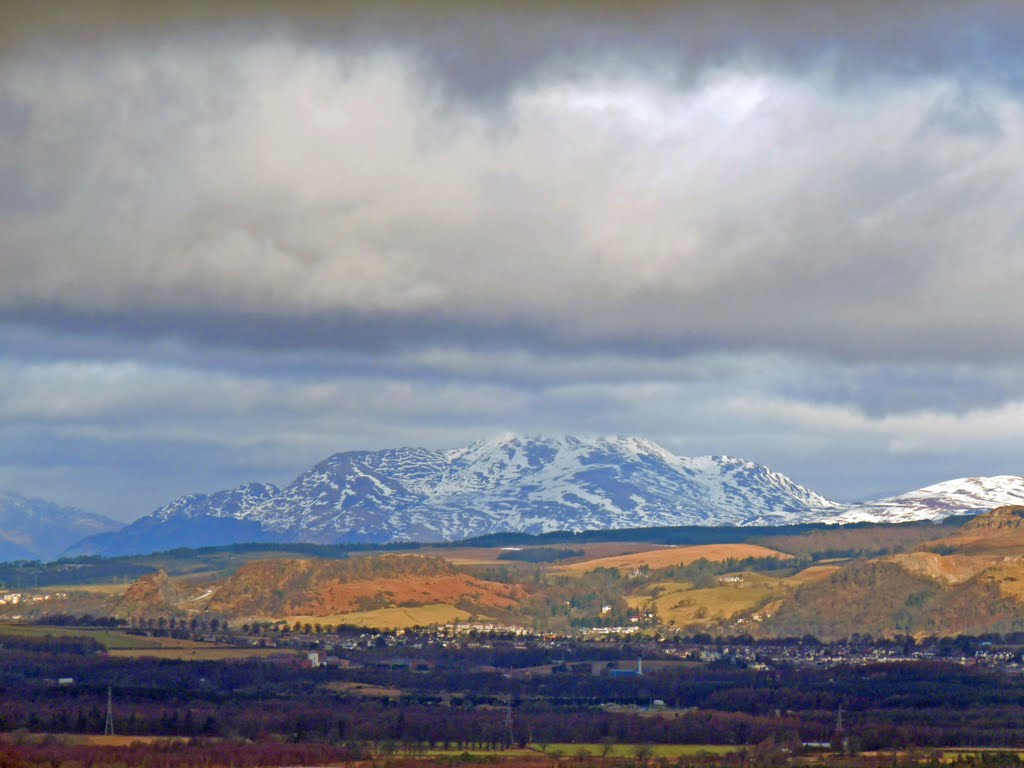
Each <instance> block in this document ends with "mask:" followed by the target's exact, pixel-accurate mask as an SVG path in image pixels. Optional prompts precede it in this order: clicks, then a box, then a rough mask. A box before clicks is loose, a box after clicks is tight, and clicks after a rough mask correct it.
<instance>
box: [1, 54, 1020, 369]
mask: <svg viewBox="0 0 1024 768" xmlns="http://www.w3.org/2000/svg"><path fill="white" fill-rule="evenodd" d="M231 45H232V46H234V47H231V48H230V50H224V49H223V48H221V49H218V50H216V51H213V50H211V49H210V48H209V47H208V45H207V43H206V42H205V40H203V39H198V40H194V39H182V40H176V41H171V42H169V43H168V44H167V45H166V46H164V47H163V48H162V49H161V50H160V51H159V52H158V53H156V54H154V55H151V56H147V57H145V58H142V57H140V55H139V51H137V50H135V49H133V48H131V47H130V46H129V47H127V48H118V47H116V46H114V47H112V48H109V49H108V48H104V49H102V50H95V49H87V50H78V51H76V52H72V53H69V54H67V56H66V57H64V58H58V59H57V60H56V61H54V60H52V59H50V58H47V57H43V58H41V59H38V58H33V57H32V56H28V57H26V58H25V59H23V60H19V61H18V62H17V63H15V64H12V65H11V66H9V67H7V68H6V69H4V70H3V71H2V72H0V81H2V83H3V90H4V92H5V93H6V94H8V96H7V98H8V100H11V101H13V102H15V103H18V104H21V105H22V106H21V107H19V109H20V110H22V111H24V110H27V111H28V114H29V115H30V117H29V118H28V119H29V120H30V128H29V129H28V130H27V131H25V135H24V137H23V139H22V140H21V141H15V142H14V143H13V144H12V145H10V146H8V147H7V148H6V149H4V150H0V167H2V168H6V169H8V170H7V172H6V175H5V179H6V180H0V187H3V186H6V187H7V188H9V189H14V190H21V189H30V190H32V193H31V195H29V197H28V199H32V200H35V201H36V203H35V204H34V205H32V206H30V207H29V208H28V209H27V210H26V209H25V207H24V206H22V205H18V206H14V207H7V208H5V209H3V210H2V211H0V216H2V223H3V225H4V226H3V229H2V232H0V248H2V253H3V259H4V264H3V266H4V270H5V278H6V279H5V281H4V283H3V284H2V285H0V317H3V318H4V319H5V320H6V321H7V322H9V323H22V324H36V325H41V326H44V327H50V328H54V329H61V328H64V329H71V328H75V329H79V328H83V327H84V328H93V329H94V330H97V331H117V332H120V333H122V334H124V335H127V336H132V335H138V336H142V337H149V338H159V337H162V336H172V337H173V336H177V337H179V338H183V339H187V340H189V341H190V342H199V343H212V344H222V345H223V344H227V345H230V344H236V345H241V346H254V347H265V348H268V349H284V348H288V347H293V346H305V347H310V348H315V347H322V348H337V349H348V350H364V351H365V350H371V349H376V350H387V349H391V350H396V349H408V348H416V347H420V346H423V345H445V344H454V345H469V346H476V347H478V348H493V347H498V348H502V347H504V348H508V349H516V348H525V349H533V350H550V351H556V350H589V351H592V352H596V351H600V350H617V351H619V352H622V351H629V352H630V353H632V354H638V353H641V354H648V355H678V354H691V353H698V352H703V351H707V350H712V349H723V348H724V349H732V350H735V351H742V350H763V351H770V350H776V351H784V352H788V353H793V354H798V355H817V356H835V357H839V358H846V359H851V360H854V359H867V360H870V359H877V360H889V361H894V360H900V359H912V360H964V361H982V360H999V359H1000V358H1003V357H1006V356H1009V355H1016V354H1019V353H1020V352H1021V351H1024V349H1022V346H1024V345H1022V344H1021V342H1020V341H1018V339H1022V338H1024V336H1022V335H1021V334H1019V333H1015V331H1016V330H1018V329H1019V327H1020V324H1021V320H1022V318H1021V314H1020V312H1018V311H1017V310H1016V309H1014V306H1015V305H1016V303H1015V302H1014V301H1013V297H1014V296H1015V293H1016V289H1015V285H1016V284H1015V282H1014V280H1013V277H1014V275H1016V274H1017V272H1019V270H1020V267H1019V266H1017V265H1018V264H1019V259H1017V257H1016V250H1017V246H1016V244H1017V243H1018V242H1019V239H1020V234H1021V231H1020V230H1021V226H1020V221H1019V218H1018V217H1017V216H1016V215H1015V211H1017V210H1019V209H1020V205H1021V203H1022V202H1024V201H1022V200H1021V197H1022V196H1024V189H1022V185H1021V181H1020V180H1021V178H1024V174H1022V172H1021V171H1022V168H1021V166H1022V164H1024V152H1022V150H1021V146H1022V145H1021V139H1020V136H1021V130H1020V128H1021V125H1022V124H1024V109H1022V104H1021V102H1020V100H1019V98H1018V97H1017V96H1016V95H1015V94H1014V93H1013V92H1012V91H1009V90H1007V89H1005V88H1003V87H1000V86H998V85H996V84H990V83H988V84H978V85H976V86H971V87H967V88H966V89H965V86H964V85H963V84H962V83H959V82H956V81H951V80H948V79H945V78H943V77H941V76H937V75H928V76H925V75H921V76H918V77H914V78H910V79H897V80H888V79H880V80H877V81H872V82H865V83H863V84H861V85H859V86H857V87H855V88H845V87H840V86H838V85H837V84H836V82H835V80H834V77H833V76H832V74H830V72H829V70H828V68H827V67H824V68H822V67H818V68H815V69H813V70H810V71H807V72H805V73H803V74H802V75H800V76H799V77H798V76H795V75H792V74H786V73H780V72H776V71H772V70H761V69H757V68H753V69H752V68H750V67H748V66H745V65H743V64H742V62H737V63H734V64H731V65H730V66H728V67H725V68H722V69H720V70H717V71H714V72H709V73H708V74H707V75H706V76H704V77H702V78H701V79H700V80H698V81H697V82H695V83H693V84H691V85H685V86H678V85H675V84H673V83H672V82H670V81H666V80H665V79H664V78H663V77H660V76H658V75H657V74H656V73H655V74H652V73H651V72H650V71H648V70H645V69H643V68H640V69H637V68H626V69H611V70H597V71H594V72H591V73H587V74H585V75H584V74H577V75H573V76H568V75H563V76H558V77H555V76H552V78H550V79H546V80H540V81H536V82H527V83H523V84H520V85H519V86H517V89H516V90H515V91H514V92H513V93H511V94H510V95H509V97H508V99H507V101H506V103H505V104H504V106H503V112H502V116H501V117H500V119H499V118H496V117H495V115H494V114H493V113H490V112H481V111H479V110H476V109H474V108H472V107H471V106H468V105H463V106H461V107H458V108H455V109H452V108H451V107H450V105H448V104H446V103H445V101H444V99H443V97H441V96H439V95H438V94H437V93H436V91H434V90H433V89H432V88H431V82H432V80H431V76H430V74H429V72H424V71H421V70H419V69H418V68H417V64H416V60H415V58H414V57H413V58H410V56H409V55H408V54H407V53H403V52H401V51H395V50H384V49H381V50H375V51H373V52H371V53H365V52H363V53H359V54H358V55H356V54H351V53H346V52H330V51H325V50H322V49H308V48H299V47H296V45H295V44H294V43H292V42H287V41H285V42H282V41H280V40H278V41H273V40H271V41H266V40H260V41H245V42H237V41H235V42H234V43H231ZM213 72H216V73H217V77H216V78H211V77H210V75H211V73H213ZM962 104H969V105H970V109H961V108H960V107H959V106H958V105H962ZM951 110H952V111H953V112H957V111H959V112H964V113H965V116H966V119H967V120H968V121H970V122H971V124H972V125H975V124H976V123H977V120H978V118H979V116H982V117H983V118H984V120H985V121H986V124H987V125H988V130H985V131H980V132H979V131H977V130H970V131H965V130H964V124H962V123H953V122H951V121H950V119H948V114H949V113H950V111H951ZM937 115H939V116H940V117H939V118H937V117H936V116H937ZM941 115H946V116H947V117H946V118H942V117H941ZM0 197H2V195H0ZM1008 276H1009V279H1008Z"/></svg>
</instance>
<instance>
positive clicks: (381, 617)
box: [287, 603, 472, 629]
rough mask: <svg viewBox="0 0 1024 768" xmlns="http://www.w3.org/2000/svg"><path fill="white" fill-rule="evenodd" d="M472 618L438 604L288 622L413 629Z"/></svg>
mask: <svg viewBox="0 0 1024 768" xmlns="http://www.w3.org/2000/svg"><path fill="white" fill-rule="evenodd" d="M471 617H472V614H470V613H469V612H468V611H464V610H462V609H461V608H457V607H455V606H454V605H451V604H450V603H434V604H430V605H416V606H408V607H401V606H398V607H391V608H376V609H374V610H371V611H352V612H350V613H337V614H331V615H329V616H289V617H287V621H288V623H289V624H293V623H295V622H296V621H297V622H299V623H300V624H348V625H351V626H356V627H368V628H376V629H409V628H411V627H425V626H430V625H431V624H450V623H452V622H455V621H466V620H468V619H470V618H471Z"/></svg>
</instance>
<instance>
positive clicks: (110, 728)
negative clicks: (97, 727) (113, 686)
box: [103, 685, 114, 736]
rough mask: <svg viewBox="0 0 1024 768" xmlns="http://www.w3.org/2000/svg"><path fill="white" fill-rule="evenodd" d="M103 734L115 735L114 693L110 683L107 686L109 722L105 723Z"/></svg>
mask: <svg viewBox="0 0 1024 768" xmlns="http://www.w3.org/2000/svg"><path fill="white" fill-rule="evenodd" d="M103 735H104V736H113V735H114V695H113V693H111V691H110V686H109V685H108V686H107V722H105V723H104V724H103Z"/></svg>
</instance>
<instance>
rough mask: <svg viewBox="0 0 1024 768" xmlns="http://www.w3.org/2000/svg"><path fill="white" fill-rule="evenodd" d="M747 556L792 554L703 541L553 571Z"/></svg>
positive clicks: (655, 565) (665, 565)
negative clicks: (696, 543)
mask: <svg viewBox="0 0 1024 768" xmlns="http://www.w3.org/2000/svg"><path fill="white" fill-rule="evenodd" d="M748 557H777V558H782V559H785V560H788V559H791V558H792V557H793V556H792V555H788V554H786V553H785V552H779V551H778V550H775V549H768V548H767V547H762V546H759V545H757V544H702V545H700V546H696V547H664V548H661V549H655V550H649V551H646V552H638V553H635V554H630V555H616V556H613V557H601V558H597V559H595V560H587V561H585V562H581V563H572V564H570V565H562V566H556V567H555V570H559V571H564V572H567V573H587V572H589V571H592V570H594V569H595V568H617V569H618V570H620V571H631V570H633V569H635V568H640V567H643V566H645V565H646V566H647V567H649V568H650V569H651V570H657V569H659V568H672V567H675V566H677V565H689V564H690V563H693V562H696V561H697V560H701V559H703V560H710V561H712V562H720V561H722V560H733V559H735V560H742V559H744V558H748Z"/></svg>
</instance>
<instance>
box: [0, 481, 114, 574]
mask: <svg viewBox="0 0 1024 768" xmlns="http://www.w3.org/2000/svg"><path fill="white" fill-rule="evenodd" d="M121 527H122V524H121V523H118V522H117V521H115V520H111V519H110V518H109V517H104V516H102V515H94V514H90V513H88V512H83V511H82V510H80V509H75V508H73V507H62V506H60V505H58V504H54V503H53V502H50V501H46V500H44V499H30V498H26V497H25V496H21V495H20V494H17V493H5V492H0V561H3V560H52V559H53V558H55V557H57V556H59V555H60V554H61V553H62V552H63V551H64V550H66V549H67V548H68V547H70V546H71V545H72V544H74V543H75V542H77V541H79V540H80V539H82V538H84V537H86V536H91V535H93V534H98V533H104V532H111V531H116V530H118V529H120V528H121Z"/></svg>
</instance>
